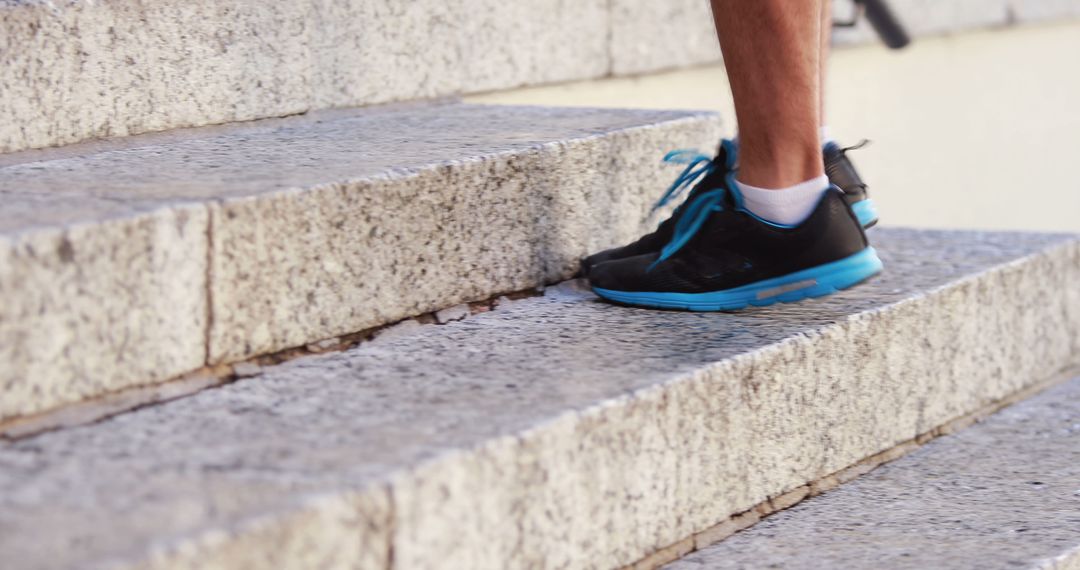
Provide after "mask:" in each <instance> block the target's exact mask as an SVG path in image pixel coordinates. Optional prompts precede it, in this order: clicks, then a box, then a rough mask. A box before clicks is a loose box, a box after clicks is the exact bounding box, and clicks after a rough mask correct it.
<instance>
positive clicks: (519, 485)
mask: <svg viewBox="0 0 1080 570" xmlns="http://www.w3.org/2000/svg"><path fill="white" fill-rule="evenodd" d="M874 240H875V244H876V246H877V248H878V249H879V251H880V254H881V256H882V258H883V260H884V262H885V264H886V271H885V272H884V273H883V274H882V275H880V276H879V277H876V278H874V279H872V280H871V281H868V282H867V283H865V284H862V285H860V286H858V287H855V288H853V289H850V290H846V291H843V292H841V293H838V294H836V295H833V296H829V297H825V298H822V299H817V300H812V301H806V302H803V303H800V304H795V305H783V306H774V307H768V308H755V309H751V310H747V311H743V312H739V313H727V314H725V313H682V312H665V311H648V310H640V309H631V308H624V307H618V306H613V305H610V304H606V303H603V302H600V301H599V300H598V299H596V298H595V297H594V296H593V295H592V294H591V293H589V292H588V291H587V290H585V289H583V288H582V287H581V286H580V284H576V283H575V282H570V283H567V284H563V285H559V286H555V287H551V288H549V289H548V290H547V291H546V293H545V295H544V296H542V297H534V298H531V299H525V300H519V301H516V302H514V303H510V304H506V305H504V306H501V307H500V308H497V309H496V310H494V311H491V312H487V313H482V314H479V315H475V316H473V317H470V318H467V319H465V320H462V321H454V322H450V323H448V324H446V325H442V326H435V325H432V326H421V327H416V328H413V329H411V330H408V331H403V332H400V333H399V334H395V335H388V336H386V337H382V338H376V339H375V340H373V341H371V342H368V343H364V344H361V345H359V346H358V347H355V348H352V349H350V350H347V351H343V352H338V353H329V354H323V355H317V356H309V357H304V358H299V359H296V360H292V361H289V362H285V363H282V364H279V365H276V366H272V367H266V368H263V369H262V370H261V371H260V372H259V373H257V374H255V375H254V376H253V377H251V378H247V379H244V380H240V381H237V382H234V383H231V384H228V385H225V386H222V387H220V388H216V389H210V390H206V391H203V392H200V393H198V394H196V395H194V396H191V397H188V398H183V399H178V400H174V401H172V402H169V403H165V404H162V405H157V406H150V407H145V408H142V409H138V410H135V411H132V412H130V413H126V414H122V415H119V416H116V417H113V418H110V419H107V420H104V421H101V422H98V423H95V424H92V425H86V426H81V427H77V428H72V429H66V430H60V431H54V432H51V433H46V434H41V435H38V436H34V437H29V438H25V439H20V440H17V441H12V442H7V443H0V489H3V491H4V492H3V493H0V559H2V560H4V561H5V563H6V565H10V566H12V567H16V568H23V569H39V568H40V569H49V568H68V567H76V566H77V567H89V568H114V569H117V568H125V569H126V568H158V569H166V568H167V569H170V570H171V569H179V568H200V569H205V568H362V569H379V570H389V569H390V568H393V569H395V570H404V569H414V568H417V569H418V568H470V569H479V570H482V569H486V568H493V569H494V568H498V569H513V568H613V567H618V566H620V565H627V564H633V563H635V562H638V561H640V560H642V559H644V558H646V557H648V556H650V555H651V554H653V553H656V552H659V551H663V550H664V549H667V548H669V547H670V546H671V545H673V544H679V543H684V542H685V541H686V540H688V539H689V540H693V537H694V536H695V535H696V534H698V533H701V532H704V531H707V530H709V529H712V528H714V527H715V526H716V525H717V524H718V523H721V522H723V521H725V520H728V519H729V517H731V516H733V515H737V514H738V513H743V512H747V511H749V510H751V509H755V508H760V507H761V506H762V505H768V504H772V505H783V504H785V503H786V502H790V501H791V500H793V499H792V497H795V498H796V499H797V498H799V497H801V496H805V495H806V494H807V492H808V491H807V490H808V489H811V488H820V487H821V486H822V485H823V484H824V483H823V482H828V481H835V480H837V478H838V477H839V476H838V475H837V474H838V473H840V474H843V473H850V471H849V470H850V469H851V468H852V467H853V466H858V465H860V464H864V463H865V462H866V461H867V459H868V458H874V457H881V454H883V453H885V454H898V453H902V452H903V451H904V450H905V449H907V448H908V447H910V446H911V445H913V444H914V443H913V442H915V443H917V442H921V441H924V440H925V439H926V438H927V437H929V436H931V435H933V434H935V433H940V431H941V429H942V426H946V425H951V424H950V422H956V421H958V418H963V417H965V416H968V415H970V414H975V413H985V412H986V410H988V409H994V408H995V407H996V406H1000V405H1002V403H1003V402H1008V401H1012V400H1013V399H1016V398H1018V397H1020V396H1019V395H1022V394H1024V393H1026V392H1027V391H1031V390H1034V389H1036V388H1038V387H1040V386H1043V385H1045V384H1046V383H1048V382H1051V381H1052V379H1053V378H1054V377H1055V375H1057V374H1059V373H1060V372H1061V371H1062V370H1063V369H1066V368H1068V367H1070V366H1073V365H1076V364H1077V358H1078V356H1080V288H1077V287H1076V286H1075V284H1076V283H1077V282H1080V239H1078V238H1077V237H1076V236H1068V235H1045V234H1023V233H977V232H946V231H915V230H899V229H891V228H881V229H880V230H876V231H875V234H874ZM905 446H908V447H905Z"/></svg>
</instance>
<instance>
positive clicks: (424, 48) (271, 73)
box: [0, 0, 1080, 153]
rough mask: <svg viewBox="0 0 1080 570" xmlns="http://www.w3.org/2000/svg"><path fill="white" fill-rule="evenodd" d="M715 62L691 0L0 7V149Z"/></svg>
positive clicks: (705, 9)
mask: <svg viewBox="0 0 1080 570" xmlns="http://www.w3.org/2000/svg"><path fill="white" fill-rule="evenodd" d="M836 4H837V12H838V13H840V14H841V15H842V17H843V18H847V17H848V16H849V13H850V12H851V3H850V2H837V3H836ZM890 4H891V5H893V7H894V8H895V9H896V11H897V12H898V14H899V15H900V17H901V18H902V19H903V21H904V22H905V23H907V24H908V26H909V28H910V30H911V31H912V33H913V34H916V35H921V34H934V33H953V32H957V31H961V30H966V29H972V28H982V27H991V26H1006V25H1012V24H1016V23H1025V22H1028V21H1040V20H1057V19H1064V18H1067V17H1070V16H1071V17H1076V16H1077V15H1080V0H933V1H928V0H893V1H892V2H890ZM836 39H837V42H838V43H840V44H850V43H864V42H866V41H876V38H875V37H874V35H873V33H872V32H870V31H869V30H867V29H866V26H859V27H857V28H853V29H842V30H839V31H838V34H837V38H836ZM177 53H182V54H184V57H176V54H177ZM719 62H720V50H719V46H718V45H717V41H716V34H715V32H714V30H713V24H712V18H711V14H710V11H709V5H708V2H705V1H704V0H665V1H664V2H640V1H639V0H577V1H576V2H565V1H562V0H534V1H533V2H531V3H529V4H528V5H527V6H526V5H522V4H518V3H513V2H500V1H496V0H469V1H467V2H452V3H450V2H438V1H436V0H416V1H414V2H411V3H409V4H407V5H399V4H394V3H392V2H387V1H386V0H345V1H336V2H329V1H327V0H297V1H293V2H285V3H277V4H273V5H266V4H262V3H251V2H248V1H244V0H189V1H188V2H185V3H183V4H182V5H177V4H175V3H172V2H167V1H162V0H147V1H143V2H133V1H126V2H125V1H120V0H117V1H112V2H43V1H41V0H5V1H4V2H0V92H2V93H3V94H4V96H3V97H0V153H4V152H14V151H18V150H24V149H28V148H38V147H44V146H55V145H63V144H71V143H74V142H79V141H84V140H89V139H94V138H100V137H116V136H126V135H132V134H138V133H144V132H153V131H161V130H166V129H174V128H181V127H195V126H201V125H211V124H221V123H227V122H231V121H245V120H252V119H262V118H272V117H282V116H287V115H291V114H296V113H304V112H308V111H313V110H320V109H328V108H339V107H352V106H359V105H370V104H377V103H387V102H393V101H408V100H416V99H422V98H430V97H446V96H454V95H457V94H461V93H480V92H486V91H492V90H499V89H512V88H516V87H520V86H524V85H538V84H549V83H555V82H565V81H573V80H582V79H593V78H601V77H608V76H612V75H615V76H626V75H633V74H642V73H653V72H657V71H660V70H665V69H671V68H676V67H688V66H694V65H702V64H706V63H719Z"/></svg>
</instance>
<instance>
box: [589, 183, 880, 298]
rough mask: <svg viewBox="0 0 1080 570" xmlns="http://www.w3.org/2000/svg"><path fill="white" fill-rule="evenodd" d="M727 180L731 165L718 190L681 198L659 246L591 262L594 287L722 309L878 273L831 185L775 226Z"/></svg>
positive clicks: (812, 293)
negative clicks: (811, 205) (795, 219)
mask: <svg viewBox="0 0 1080 570" xmlns="http://www.w3.org/2000/svg"><path fill="white" fill-rule="evenodd" d="M733 178H734V173H729V174H728V175H727V177H726V178H725V181H724V183H723V184H722V185H721V186H720V187H719V188H716V189H714V190H709V191H704V192H700V193H699V194H698V195H697V196H695V197H694V198H693V199H692V200H690V201H688V203H687V204H686V205H685V207H684V210H683V212H682V215H681V216H680V217H679V220H678V221H677V222H676V227H675V228H674V231H673V235H672V239H671V241H670V242H669V243H668V244H667V245H665V246H664V247H663V248H662V249H661V250H660V251H655V252H651V253H642V254H639V255H634V256H630V257H624V258H621V259H614V260H608V261H604V262H601V263H599V264H597V265H595V266H594V267H593V268H592V269H591V271H590V272H589V282H590V284H591V285H592V287H593V290H594V291H595V292H596V293H597V294H598V295H599V296H601V297H603V298H604V299H608V300H610V301H614V302H616V303H621V304H626V305H636V306H642V307H650V308H660V309H688V310H693V311H728V310H735V309H741V308H744V307H746V306H748V305H754V306H764V305H771V304H773V303H775V302H777V301H779V302H794V301H799V300H802V299H805V298H807V297H821V296H823V295H828V294H830V293H834V292H836V291H838V290H841V289H845V288H847V287H851V286H853V285H855V284H857V283H860V282H862V281H864V280H866V279H867V278H869V277H871V276H873V275H876V274H877V273H879V272H880V271H881V269H882V264H881V260H880V259H879V258H878V256H877V253H876V252H875V251H874V248H872V247H870V244H869V242H868V241H867V239H866V234H865V232H864V231H863V227H862V225H861V224H860V223H859V221H858V220H857V218H856V216H855V214H854V213H853V212H852V210H851V208H850V206H848V204H847V203H846V201H845V199H844V195H843V193H842V192H841V191H840V190H839V189H838V188H836V187H835V186H834V187H831V188H830V189H829V190H827V191H826V192H825V194H824V195H823V196H822V198H821V201H820V202H819V203H818V205H817V207H816V208H815V210H814V212H813V213H811V214H810V217H809V218H807V219H806V220H805V221H803V222H802V223H801V224H798V225H797V226H783V225H779V224H774V223H772V222H768V221H766V220H763V219H761V218H759V217H757V216H755V215H754V214H753V213H751V212H749V211H748V210H746V209H745V208H744V207H743V205H742V197H741V196H740V195H739V194H738V192H737V190H735V189H734V188H735V187H734V184H733Z"/></svg>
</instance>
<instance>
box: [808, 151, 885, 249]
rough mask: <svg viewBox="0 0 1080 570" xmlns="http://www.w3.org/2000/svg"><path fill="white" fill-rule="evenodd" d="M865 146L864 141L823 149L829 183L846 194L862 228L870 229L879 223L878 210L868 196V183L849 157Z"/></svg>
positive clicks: (845, 199)
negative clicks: (854, 151)
mask: <svg viewBox="0 0 1080 570" xmlns="http://www.w3.org/2000/svg"><path fill="white" fill-rule="evenodd" d="M865 144H866V141H863V142H861V143H859V144H857V145H855V146H849V147H846V148H841V147H840V145H838V144H836V143H835V142H828V143H825V146H824V148H822V154H823V155H824V156H825V175H826V176H828V177H829V182H831V183H832V184H833V185H834V186H837V187H839V188H840V190H842V191H843V192H844V201H845V202H847V203H848V206H851V211H852V212H855V217H857V218H858V219H859V223H860V224H862V227H864V228H867V229H869V228H871V227H873V226H874V224H876V223H878V213H877V208H875V207H874V201H873V200H871V199H870V196H869V195H868V194H867V191H866V183H865V182H863V179H862V177H861V176H859V173H858V172H857V171H856V170H855V165H854V164H852V163H851V159H849V158H848V157H847V153H848V151H849V150H855V149H858V148H862V147H863V145H865Z"/></svg>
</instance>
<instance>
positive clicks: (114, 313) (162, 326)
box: [0, 104, 720, 419]
mask: <svg viewBox="0 0 1080 570" xmlns="http://www.w3.org/2000/svg"><path fill="white" fill-rule="evenodd" d="M719 136H720V135H719V120H718V118H717V117H716V116H715V115H713V114H703V113H693V112H665V111H659V112H656V111H645V112H638V111H624V110H614V111H613V110H597V109H550V108H541V107H502V106H497V107H488V106H478V105H460V104H446V105H435V106H431V105H428V106H407V107H396V108H382V109H380V108H373V109H363V110H353V111H343V112H339V113H336V114H332V115H326V116H319V117H314V118H311V119H307V118H305V119H297V120H292V121H285V122H272V123H269V124H267V125H263V124H259V123H255V124H252V125H243V126H238V127H236V128H234V129H217V130H211V131H210V132H209V133H208V134H206V135H201V134H200V133H199V132H195V133H191V134H189V135H187V136H185V137H179V138H176V139H175V140H173V139H170V140H165V141H156V140H153V139H148V140H149V142H147V143H141V144H140V143H139V142H138V141H134V142H133V143H131V144H130V145H128V146H126V147H121V148H110V147H109V146H108V145H105V146H104V147H103V148H95V149H93V151H92V152H89V153H86V154H78V153H74V154H72V152H74V151H72V152H67V153H66V154H64V153H60V152H59V151H57V152H53V153H52V154H50V153H40V154H41V155H42V156H43V157H44V159H42V160H35V161H31V162H18V161H14V160H10V159H9V160H8V162H7V164H6V165H5V166H0V201H2V203H3V207H2V208H0V257H2V259H3V260H4V263H2V264H0V297H2V298H3V299H4V300H5V302H4V303H3V304H2V305H0V356H2V357H3V359H2V364H0V386H4V398H3V399H2V401H0V419H5V418H8V417H12V416H17V415H21V414H27V413H32V412H38V411H41V410H44V409H48V408H50V407H52V406H56V405H59V404H63V403H67V402H72V401H77V400H79V399H82V398H85V397H88V396H93V395H98V394H101V393H104V392H107V391H110V390H116V389H120V388H124V387H127V386H131V385H135V384H139V383H148V382H154V381H159V380H162V379H166V378H169V377H173V376H176V375H178V374H181V373H183V372H187V371H189V370H192V369H194V368H197V367H199V366H201V365H202V364H203V363H204V362H206V361H207V360H208V361H209V362H210V363H219V362H223V361H235V360H237V359H242V358H244V357H247V356H251V355H254V354H261V353H266V352H272V351H275V350H279V349H283V348H289V347H295V346H302V345H304V344H306V343H308V342H313V341H318V340H320V339H324V338H328V337H332V336H335V335H339V334H345V333H352V332H356V331H360V330H363V329H365V328H368V327H372V326H376V325H380V324H385V323H388V322H393V321H396V320H398V319H402V318H405V317H408V316H412V315H416V314H420V313H424V312H427V311H433V310H439V309H443V308H446V307H450V306H453V305H456V304H458V303H462V302H464V301H473V300H480V299H486V298H489V297H492V296H494V295H496V294H499V293H503V292H506V291H514V290H521V289H526V288H529V287H533V286H536V285H538V284H541V283H544V282H552V281H555V280H559V279H562V278H566V277H568V276H569V275H571V274H572V273H573V272H574V271H575V270H576V264H577V260H578V259H579V258H580V257H581V256H582V255H583V254H585V253H586V252H587V251H593V250H596V249H598V248H602V247H607V246H609V245H612V244H615V243H617V242H620V241H624V240H628V239H630V238H631V237H632V236H634V235H635V234H637V233H639V232H640V231H641V229H642V228H643V225H642V222H643V219H644V213H645V212H646V211H647V209H648V205H649V204H650V203H651V201H652V200H654V199H655V198H656V196H657V195H658V194H659V193H660V192H661V191H662V189H663V188H664V187H666V186H667V185H668V184H669V183H670V181H671V179H673V178H674V176H675V175H676V173H677V170H678V169H677V168H674V167H670V166H669V167H666V168H665V167H664V166H662V165H661V162H660V158H661V157H662V156H663V152H664V151H665V150H666V149H670V148H676V147H702V148H708V147H710V146H713V145H715V144H716V141H717V140H718V139H719Z"/></svg>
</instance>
